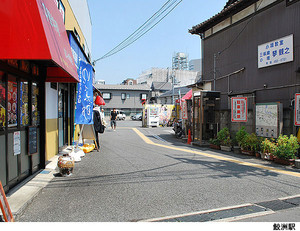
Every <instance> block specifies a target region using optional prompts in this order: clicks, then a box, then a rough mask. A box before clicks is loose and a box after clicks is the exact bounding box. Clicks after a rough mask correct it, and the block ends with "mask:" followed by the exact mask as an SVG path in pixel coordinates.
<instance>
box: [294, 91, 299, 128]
mask: <svg viewBox="0 0 300 231" xmlns="http://www.w3.org/2000/svg"><path fill="white" fill-rule="evenodd" d="M294 121H295V126H300V93H297V94H296V95H295V118H294Z"/></svg>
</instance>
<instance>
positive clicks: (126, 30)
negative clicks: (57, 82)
mask: <svg viewBox="0 0 300 231" xmlns="http://www.w3.org/2000/svg"><path fill="white" fill-rule="evenodd" d="M165 2H166V0H100V1H99V0H88V4H89V8H90V13H91V18H92V33H93V34H92V59H93V60H95V59H97V58H100V57H102V56H103V55H104V54H106V53H107V52H108V51H110V50H111V49H113V48H114V47H115V46H116V45H118V44H119V43H120V42H122V41H123V40H124V39H125V38H127V37H128V36H129V35H130V34H131V33H133V32H134V31H135V30H136V29H137V28H139V27H140V26H141V25H142V24H143V23H144V22H145V21H146V20H147V19H148V18H150V17H151V16H152V15H153V14H154V13H155V12H156V11H157V10H159V9H160V7H161V6H162V5H163V4H164V3H165ZM226 2H227V0H209V1H207V0H183V1H182V2H181V3H180V4H179V5H178V6H177V8H175V10H173V11H172V12H171V13H170V14H169V15H168V16H167V17H166V18H164V19H163V20H162V21H161V22H160V23H159V24H157V25H156V26H155V27H154V28H153V29H152V30H150V31H149V32H148V33H147V34H145V35H144V36H143V37H141V38H140V39H139V40H137V41H136V42H135V43H133V44H131V45H130V46H129V47H127V48H125V49H124V50H122V51H121V52H119V53H117V54H115V55H113V56H111V57H108V58H106V59H103V60H100V61H98V62H97V63H96V66H95V69H96V80H100V79H103V80H105V81H106V84H118V83H121V82H122V81H123V80H124V79H127V78H137V77H138V76H139V75H140V74H141V73H142V72H143V71H146V70H148V69H150V68H152V67H159V68H167V67H171V66H172V56H173V54H174V53H177V52H185V53H187V54H188V55H189V60H191V59H199V58H201V51H200V50H201V46H200V44H201V41H200V37H199V36H197V35H191V34H190V33H188V29H191V28H192V27H193V26H195V25H197V24H199V23H201V22H203V21H205V20H207V19H209V18H210V17H212V16H213V15H215V14H216V13H218V12H220V11H221V10H222V9H223V7H224V6H225V4H226Z"/></svg>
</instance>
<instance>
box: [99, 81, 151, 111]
mask: <svg viewBox="0 0 300 231" xmlns="http://www.w3.org/2000/svg"><path fill="white" fill-rule="evenodd" d="M95 87H96V88H97V89H98V90H99V91H100V92H101V93H102V97H103V99H104V101H105V105H104V106H103V109H104V113H105V115H106V116H109V115H110V111H111V110H112V109H113V108H116V109H119V110H122V111H124V112H125V114H126V115H127V116H129V115H130V114H136V113H139V112H141V111H142V110H143V105H142V99H146V100H148V99H149V94H150V87H149V86H148V85H98V84H96V85H95Z"/></svg>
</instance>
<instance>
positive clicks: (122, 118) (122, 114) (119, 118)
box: [111, 110, 126, 120]
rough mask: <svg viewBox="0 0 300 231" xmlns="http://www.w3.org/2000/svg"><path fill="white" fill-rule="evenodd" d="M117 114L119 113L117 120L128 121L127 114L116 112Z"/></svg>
mask: <svg viewBox="0 0 300 231" xmlns="http://www.w3.org/2000/svg"><path fill="white" fill-rule="evenodd" d="M111 112H112V111H111ZM116 112H117V120H125V119H126V115H125V112H123V111H120V110H116Z"/></svg>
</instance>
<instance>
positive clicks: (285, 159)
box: [274, 135, 299, 165]
mask: <svg viewBox="0 0 300 231" xmlns="http://www.w3.org/2000/svg"><path fill="white" fill-rule="evenodd" d="M298 149H299V144H298V139H297V137H295V136H294V135H290V137H288V136H287V135H280V136H279V137H278V139H277V143H276V147H275V152H274V155H275V156H276V162H277V163H281V164H286V165H289V164H290V161H289V160H291V159H292V160H294V159H295V158H296V153H297V151H298Z"/></svg>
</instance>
